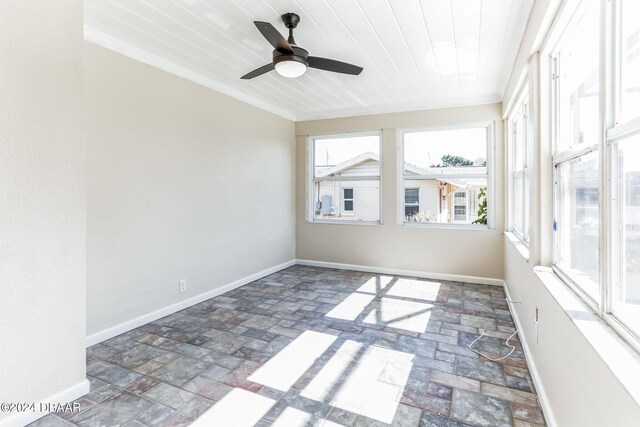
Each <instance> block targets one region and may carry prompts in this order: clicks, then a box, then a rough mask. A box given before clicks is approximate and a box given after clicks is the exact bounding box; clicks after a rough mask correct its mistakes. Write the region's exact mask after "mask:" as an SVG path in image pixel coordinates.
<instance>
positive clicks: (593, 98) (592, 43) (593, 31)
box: [556, 0, 600, 151]
mask: <svg viewBox="0 0 640 427" xmlns="http://www.w3.org/2000/svg"><path fill="white" fill-rule="evenodd" d="M599 16H600V3H599V2H598V1H596V0H591V2H590V3H589V6H588V8H587V10H586V11H585V12H584V14H583V16H581V18H580V20H579V22H578V24H577V26H576V27H575V28H574V29H573V31H572V32H571V34H570V35H569V37H568V38H567V40H566V43H565V44H564V46H563V47H562V49H561V50H560V52H559V54H558V56H557V67H558V74H559V78H558V80H557V87H558V95H557V96H558V112H557V114H558V117H557V123H558V138H557V147H556V151H562V150H564V149H567V148H570V147H573V146H576V145H580V144H588V145H592V144H597V143H598V142H599V138H598V129H599V114H598V108H599V101H598V64H599V49H598V46H599V44H600V36H599V34H600V32H599V31H598V28H600V17H599Z"/></svg>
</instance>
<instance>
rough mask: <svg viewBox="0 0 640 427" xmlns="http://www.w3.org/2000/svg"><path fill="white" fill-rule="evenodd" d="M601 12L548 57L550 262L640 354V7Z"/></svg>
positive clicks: (632, 4) (592, 2)
mask: <svg viewBox="0 0 640 427" xmlns="http://www.w3.org/2000/svg"><path fill="white" fill-rule="evenodd" d="M601 5H602V2H599V1H597V0H583V1H581V2H579V6H578V9H577V10H576V11H569V12H575V13H574V18H573V19H572V22H570V23H569V25H568V27H567V28H569V30H568V32H567V33H566V34H564V35H562V36H561V37H560V42H559V44H558V46H557V48H556V49H555V50H554V53H553V54H552V58H551V59H552V66H553V70H552V73H553V81H552V86H553V88H554V89H553V91H554V102H553V122H554V123H553V124H554V150H553V153H554V154H553V164H554V229H555V231H554V249H555V254H554V264H555V269H556V271H557V272H558V273H559V274H560V276H561V277H562V278H564V279H565V280H566V281H567V282H568V283H569V284H570V285H572V286H573V288H574V289H575V290H576V291H577V292H578V293H579V294H580V295H581V296H583V297H584V298H585V300H586V301H587V302H589V303H590V304H591V305H592V306H593V307H594V308H597V310H598V313H599V314H601V316H602V317H603V318H604V319H605V320H606V321H608V322H609V323H610V324H611V325H612V326H614V327H615V328H616V329H617V330H618V331H620V332H621V333H622V335H623V336H624V337H626V338H627V339H629V340H630V342H632V343H634V345H635V346H636V347H637V348H640V21H638V19H637V16H639V15H640V2H638V1H636V0H612V1H611V2H606V4H605V6H606V7H605V8H604V10H606V11H607V12H609V11H611V12H612V13H610V14H609V13H607V14H606V15H605V16H604V19H611V21H610V22H608V23H606V24H605V25H601V23H600V21H601V20H602V21H604V19H603V18H601V17H600V15H601V13H600V8H601ZM597 29H600V30H597ZM602 29H604V31H608V32H610V34H606V35H605V36H606V37H602V36H603V35H602V34H601V32H602ZM601 37H602V39H606V40H610V41H611V43H604V44H602V45H601V44H600V38H601ZM596 46H602V49H604V52H600V49H599V48H596ZM609 72H610V74H609ZM602 73H604V74H605V75H604V76H601V74H602ZM603 77H604V78H603ZM604 84H606V85H607V89H608V91H604V90H603V87H602V85H604ZM602 129H604V130H605V131H606V132H604V133H603V132H602V131H601V130H602ZM603 135H604V138H603ZM601 165H605V166H606V167H604V168H602V167H601ZM601 230H603V231H602V234H601ZM601 270H603V271H601Z"/></svg>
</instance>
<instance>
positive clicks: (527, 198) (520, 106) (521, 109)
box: [507, 84, 533, 247]
mask: <svg viewBox="0 0 640 427" xmlns="http://www.w3.org/2000/svg"><path fill="white" fill-rule="evenodd" d="M518 121H521V123H522V134H523V135H521V138H522V139H520V140H519V139H518V135H517V128H518V124H517V122H518ZM529 127H530V126H529V85H528V84H525V85H524V87H523V88H522V89H521V90H520V93H519V95H518V97H517V101H516V103H515V105H514V107H513V109H512V113H511V114H510V115H509V117H508V119H507V131H508V135H507V141H508V147H509V148H508V155H509V187H510V191H509V198H510V203H509V208H510V213H511V215H510V216H509V228H508V229H509V231H511V232H513V234H515V235H516V236H517V237H518V238H519V239H520V240H521V241H522V243H523V244H524V245H525V246H526V247H528V246H529V238H530V233H531V230H530V224H531V218H530V209H529V207H530V206H531V195H532V192H531V181H532V176H531V175H532V169H533V168H532V158H533V152H532V148H533V147H532V146H533V144H532V140H531V132H529ZM520 142H522V144H523V146H522V147H520V148H518V147H516V144H518V143H520ZM519 149H520V150H523V154H522V155H523V159H524V167H523V168H522V170H518V165H517V164H516V163H517V156H516V153H517V152H518V151H517V150H519ZM519 178H520V179H521V180H522V183H521V185H522V188H521V189H520V190H521V191H522V200H521V201H520V202H521V206H519V208H520V210H521V211H522V226H523V230H521V231H520V230H518V229H517V228H516V212H517V210H516V204H515V203H516V190H517V189H516V181H517V179H519ZM527 186H528V187H529V188H527Z"/></svg>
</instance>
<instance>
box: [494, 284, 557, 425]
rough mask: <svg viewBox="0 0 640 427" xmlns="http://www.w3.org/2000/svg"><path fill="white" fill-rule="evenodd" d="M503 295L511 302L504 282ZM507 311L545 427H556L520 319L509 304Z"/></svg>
mask: <svg viewBox="0 0 640 427" xmlns="http://www.w3.org/2000/svg"><path fill="white" fill-rule="evenodd" d="M504 293H505V295H506V296H507V301H512V299H511V294H510V293H509V288H508V287H507V284H506V282H505V285H504ZM509 309H510V311H511V317H512V318H513V322H514V323H515V325H516V329H517V330H518V336H519V337H520V343H521V344H522V350H523V351H524V355H525V357H526V358H527V365H528V367H529V372H530V373H531V379H532V380H533V384H534V385H535V387H536V393H537V395H538V400H539V401H540V406H541V407H542V412H543V413H544V419H545V421H546V423H547V424H546V425H547V426H548V427H557V425H558V423H557V422H556V419H555V417H554V416H553V410H552V409H551V403H550V401H549V397H548V396H547V393H546V392H545V389H544V385H543V384H542V380H541V379H540V373H539V372H538V368H537V367H536V362H535V360H534V359H533V355H532V354H531V349H530V348H529V344H527V340H526V339H525V336H524V333H523V332H522V331H524V329H523V328H522V323H521V322H520V317H519V315H518V312H517V311H516V309H515V308H514V307H513V306H512V305H511V304H509Z"/></svg>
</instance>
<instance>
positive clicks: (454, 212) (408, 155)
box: [404, 127, 487, 225]
mask: <svg viewBox="0 0 640 427" xmlns="http://www.w3.org/2000/svg"><path fill="white" fill-rule="evenodd" d="M404 177H405V221H407V222H424V223H427V222H432V223H440V224H453V223H458V224H471V223H474V221H476V224H484V225H486V224H487V210H486V206H487V204H486V197H487V196H486V194H487V193H486V187H487V128H485V127H482V128H469V129H449V130H441V131H425V132H408V133H405V134H404ZM407 203H417V204H418V211H417V212H416V211H415V208H411V209H407V206H406V204H407Z"/></svg>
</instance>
